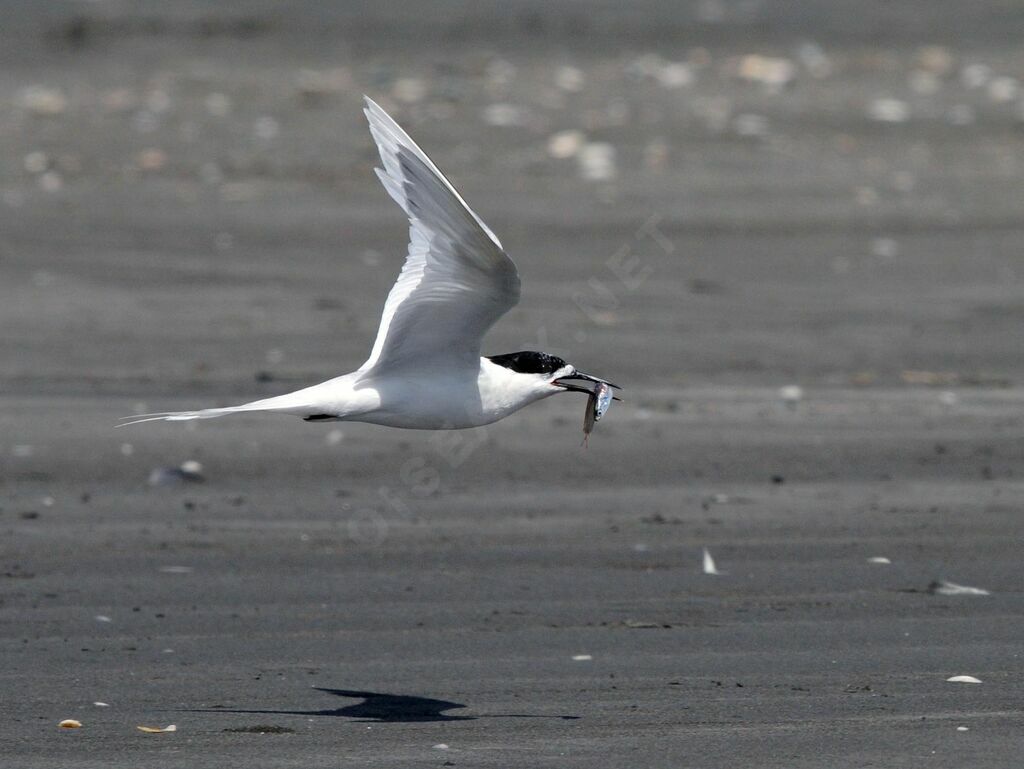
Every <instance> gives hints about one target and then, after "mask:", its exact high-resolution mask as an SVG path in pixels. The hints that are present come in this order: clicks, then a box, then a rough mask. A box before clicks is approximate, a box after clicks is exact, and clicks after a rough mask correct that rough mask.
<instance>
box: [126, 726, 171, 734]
mask: <svg viewBox="0 0 1024 769" xmlns="http://www.w3.org/2000/svg"><path fill="white" fill-rule="evenodd" d="M135 728H136V729H138V730H139V731H140V732H145V733H146V734H167V733H169V732H176V731H178V727H177V726H175V725H174V724H170V725H168V726H164V727H159V726H136V727H135Z"/></svg>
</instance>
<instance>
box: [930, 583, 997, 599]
mask: <svg viewBox="0 0 1024 769" xmlns="http://www.w3.org/2000/svg"><path fill="white" fill-rule="evenodd" d="M928 592H929V593H931V594H932V595H991V593H989V591H988V590H985V589H983V588H980V587H970V586H968V585H958V584H957V583H956V582H950V581H949V580H945V579H943V580H936V581H935V582H932V583H931V584H930V585H928Z"/></svg>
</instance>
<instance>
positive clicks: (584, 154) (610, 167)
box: [576, 142, 618, 182]
mask: <svg viewBox="0 0 1024 769" xmlns="http://www.w3.org/2000/svg"><path fill="white" fill-rule="evenodd" d="M576 159H577V161H578V163H579V169H580V176H582V177H583V178H584V179H586V180H587V181H588V182H606V181H610V180H612V179H614V178H615V177H616V176H617V175H618V170H617V168H616V164H615V147H613V146H612V145H611V144H609V143H608V142H587V143H586V144H584V145H583V146H582V147H581V148H580V150H579V152H578V153H577V155H576Z"/></svg>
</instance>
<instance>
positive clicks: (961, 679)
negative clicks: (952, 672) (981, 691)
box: [946, 676, 981, 684]
mask: <svg viewBox="0 0 1024 769" xmlns="http://www.w3.org/2000/svg"><path fill="white" fill-rule="evenodd" d="M946 681H947V682H948V683H951V684H980V683H981V679H978V678H975V677H974V676H950V677H949V678H947V679H946Z"/></svg>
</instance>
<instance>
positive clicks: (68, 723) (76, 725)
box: [57, 718, 82, 729]
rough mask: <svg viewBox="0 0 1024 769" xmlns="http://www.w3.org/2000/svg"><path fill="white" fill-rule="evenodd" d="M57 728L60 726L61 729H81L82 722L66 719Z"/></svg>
mask: <svg viewBox="0 0 1024 769" xmlns="http://www.w3.org/2000/svg"><path fill="white" fill-rule="evenodd" d="M57 726H59V727H60V728H61V729H81V728H82V722H81V721H76V720H75V719H73V718H65V719H64V720H63V721H61V722H60V723H59V724H57Z"/></svg>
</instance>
